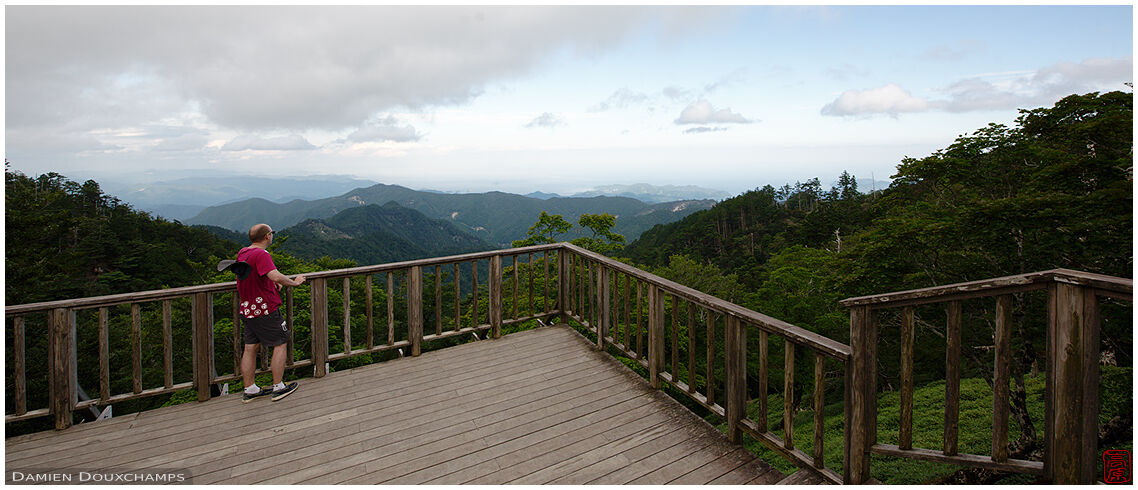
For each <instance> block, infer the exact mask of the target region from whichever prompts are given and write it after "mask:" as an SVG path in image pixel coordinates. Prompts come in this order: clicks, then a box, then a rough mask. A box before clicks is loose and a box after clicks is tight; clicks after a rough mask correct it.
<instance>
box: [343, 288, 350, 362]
mask: <svg viewBox="0 0 1138 490" xmlns="http://www.w3.org/2000/svg"><path fill="white" fill-rule="evenodd" d="M344 353H345V354H351V353H352V278H350V277H345V278H344Z"/></svg>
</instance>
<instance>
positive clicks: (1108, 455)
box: [1102, 449, 1133, 483]
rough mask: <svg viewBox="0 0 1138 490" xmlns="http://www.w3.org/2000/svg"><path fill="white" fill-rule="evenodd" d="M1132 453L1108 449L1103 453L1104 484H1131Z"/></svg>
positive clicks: (1124, 450)
mask: <svg viewBox="0 0 1138 490" xmlns="http://www.w3.org/2000/svg"><path fill="white" fill-rule="evenodd" d="M1132 480H1133V478H1132V476H1131V474H1130V451H1129V450H1126V449H1107V450H1106V451H1103V453H1102V481H1103V482H1104V483H1130V482H1131V481H1132Z"/></svg>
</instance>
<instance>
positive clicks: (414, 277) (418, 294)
mask: <svg viewBox="0 0 1138 490" xmlns="http://www.w3.org/2000/svg"><path fill="white" fill-rule="evenodd" d="M491 263H493V261H491ZM491 272H493V267H491ZM491 282H493V281H492V280H491ZM407 337H409V340H410V341H411V356H412V357H415V356H418V355H419V354H421V353H422V349H423V268H422V267H420V266H414V267H412V268H411V269H410V270H408V271H407Z"/></svg>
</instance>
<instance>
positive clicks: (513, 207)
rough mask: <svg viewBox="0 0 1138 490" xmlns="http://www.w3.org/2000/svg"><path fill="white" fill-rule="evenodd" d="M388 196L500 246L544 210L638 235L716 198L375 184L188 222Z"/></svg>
mask: <svg viewBox="0 0 1138 490" xmlns="http://www.w3.org/2000/svg"><path fill="white" fill-rule="evenodd" d="M390 201H394V202H396V203H398V204H399V205H400V206H403V207H406V208H410V209H414V210H416V211H419V212H420V213H423V214H424V215H425V216H427V217H428V218H431V219H442V220H446V221H448V222H449V223H451V224H452V225H454V226H455V227H456V228H458V229H459V230H461V231H463V232H466V233H469V234H471V235H474V236H476V237H478V238H481V239H482V240H485V241H487V242H489V243H492V244H496V245H499V246H503V247H506V246H508V244H509V243H510V242H511V241H513V240H518V239H521V238H524V237H525V236H526V230H528V229H529V227H530V226H531V225H533V221H534V219H535V218H536V217H537V216H538V215H540V214H541V212H542V211H546V212H548V213H550V214H560V215H563V216H566V217H567V218H569V219H570V220H571V221H576V220H577V217H579V216H580V215H582V214H585V213H589V214H600V213H609V214H613V215H616V216H619V219H618V220H617V224H616V228H615V229H614V231H615V232H617V233H620V234H623V235H625V236H626V237H636V236H638V235H640V233H641V232H643V231H644V230H647V229H649V228H651V227H652V226H654V225H657V224H660V223H670V222H673V221H676V220H678V219H681V218H683V217H685V216H687V215H689V214H691V213H693V212H696V211H699V210H701V209H708V208H710V207H711V206H712V205H714V204H715V201H712V200H695V201H677V202H669V203H662V204H645V203H643V202H641V201H638V200H636V199H630V198H627V197H590V198H553V199H548V200H541V199H535V198H532V197H525V196H520V195H517V194H508V193H504V192H486V193H480V194H439V193H433V192H422V191H416V190H412V189H408V188H406V187H401V186H397V185H385V184H377V185H374V186H371V187H367V188H360V189H355V190H353V191H351V192H348V193H346V194H344V195H341V196H337V197H330V198H327V199H319V200H315V201H303V200H295V201H291V202H288V203H284V204H277V203H274V202H270V201H267V200H264V199H248V200H245V201H240V202H235V203H230V204H225V205H221V206H214V207H211V208H207V209H205V210H204V211H202V212H201V214H199V215H197V216H195V217H193V218H191V219H189V220H186V223H189V224H200V225H215V226H221V227H224V228H229V229H234V230H240V229H242V228H247V227H248V226H249V223H269V224H270V225H272V226H276V227H280V228H284V227H288V226H292V225H293V224H296V223H299V222H301V221H304V220H306V219H324V218H329V217H331V216H333V215H335V214H336V213H339V212H340V211H344V210H346V209H351V208H357V207H360V206H365V205H368V204H382V203H387V202H390ZM569 238H575V236H570V237H569Z"/></svg>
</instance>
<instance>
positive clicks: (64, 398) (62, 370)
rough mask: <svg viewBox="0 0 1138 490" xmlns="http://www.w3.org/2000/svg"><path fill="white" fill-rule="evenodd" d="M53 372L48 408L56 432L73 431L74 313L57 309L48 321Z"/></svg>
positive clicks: (51, 368)
mask: <svg viewBox="0 0 1138 490" xmlns="http://www.w3.org/2000/svg"><path fill="white" fill-rule="evenodd" d="M48 322H49V323H48V328H49V332H50V333H49V335H50V336H51V337H50V338H49V349H50V350H49V352H48V358H49V362H50V366H51V367H50V371H49V377H48V386H49V389H50V390H51V391H50V393H49V396H48V403H49V405H48V407H49V408H50V409H51V413H52V415H54V416H55V430H63V429H66V428H68V427H71V411H72V410H73V409H74V408H75V402H76V398H77V397H76V383H75V366H76V363H75V310H70V309H66V308H57V309H54V310H52V312H51V315H50V316H49V317H48Z"/></svg>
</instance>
